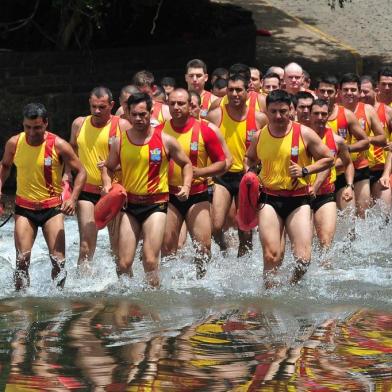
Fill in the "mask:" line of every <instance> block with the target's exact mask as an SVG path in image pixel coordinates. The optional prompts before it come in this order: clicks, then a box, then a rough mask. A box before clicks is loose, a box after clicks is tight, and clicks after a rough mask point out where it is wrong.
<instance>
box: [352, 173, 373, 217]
mask: <svg viewBox="0 0 392 392" xmlns="http://www.w3.org/2000/svg"><path fill="white" fill-rule="evenodd" d="M354 193H355V206H356V208H357V216H359V217H360V218H362V219H364V218H365V212H366V210H367V209H368V208H369V207H370V199H371V197H370V182H369V180H368V179H367V180H362V181H358V182H356V183H354Z"/></svg>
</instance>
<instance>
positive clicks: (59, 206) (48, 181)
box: [0, 103, 86, 290]
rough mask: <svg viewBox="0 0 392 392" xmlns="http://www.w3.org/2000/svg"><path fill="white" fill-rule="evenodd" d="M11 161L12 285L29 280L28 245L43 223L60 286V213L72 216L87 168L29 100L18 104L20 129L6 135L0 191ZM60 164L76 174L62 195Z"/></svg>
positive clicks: (62, 246) (42, 110)
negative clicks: (69, 190) (13, 181)
mask: <svg viewBox="0 0 392 392" xmlns="http://www.w3.org/2000/svg"><path fill="white" fill-rule="evenodd" d="M12 164H14V165H15V166H16V169H17V173H16V183H17V186H16V199H15V232H14V236H15V248H16V270H15V274H14V280H15V288H16V290H20V289H22V288H25V287H27V286H29V285H30V276H29V267H30V258H31V249H32V247H33V245H34V241H35V238H36V235H37V230H38V227H42V232H43V235H44V238H45V242H46V244H47V246H48V249H49V256H50V260H51V262H52V279H53V280H54V281H55V282H56V283H57V285H58V286H60V287H63V286H64V283H65V278H66V271H65V235H64V215H63V214H65V215H73V214H74V213H75V209H76V201H77V199H78V196H79V193H80V191H81V190H82V187H83V184H84V182H85V181H86V172H85V170H84V168H83V166H82V164H81V163H80V161H79V159H78V158H77V156H76V155H75V153H74V152H73V150H72V147H71V146H70V145H69V144H68V143H67V142H66V141H65V140H63V139H61V138H60V137H58V136H56V135H55V134H53V133H51V132H50V131H49V130H48V114H47V110H46V108H45V106H44V105H42V104H40V103H29V104H28V105H26V106H25V107H24V109H23V131H22V132H21V133H19V134H18V135H15V136H13V137H11V138H10V139H9V140H8V141H7V143H6V145H5V151H4V155H3V159H2V160H1V163H0V196H1V190H2V187H3V184H4V182H5V180H6V179H7V178H8V176H9V174H10V171H11V167H12ZM64 165H67V167H69V168H70V169H71V170H72V171H74V172H75V173H76V176H75V179H74V187H73V191H72V194H71V196H70V198H69V199H68V200H62V197H61V193H62V175H63V169H64Z"/></svg>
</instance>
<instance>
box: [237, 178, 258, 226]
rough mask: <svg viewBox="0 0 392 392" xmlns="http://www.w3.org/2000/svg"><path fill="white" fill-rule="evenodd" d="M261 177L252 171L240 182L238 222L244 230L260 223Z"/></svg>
mask: <svg viewBox="0 0 392 392" xmlns="http://www.w3.org/2000/svg"><path fill="white" fill-rule="evenodd" d="M259 184H260V183H259V178H258V177H257V175H256V174H255V173H253V172H251V171H249V172H247V173H246V174H245V175H244V176H243V177H242V180H241V182H240V190H239V194H238V211H237V223H238V227H239V228H240V229H241V230H242V231H249V230H252V229H253V228H255V227H256V226H257V223H258V214H257V211H258V200H259Z"/></svg>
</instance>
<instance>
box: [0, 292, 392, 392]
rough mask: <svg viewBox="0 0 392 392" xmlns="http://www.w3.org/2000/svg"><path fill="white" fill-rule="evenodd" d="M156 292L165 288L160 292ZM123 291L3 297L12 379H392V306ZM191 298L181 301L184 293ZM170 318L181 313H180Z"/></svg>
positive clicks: (230, 382)
mask: <svg viewBox="0 0 392 392" xmlns="http://www.w3.org/2000/svg"><path fill="white" fill-rule="evenodd" d="M156 295H159V294H156ZM256 302H257V303H249V302H248V303H244V304H240V305H238V304H237V305H235V306H230V304H227V303H224V304H220V305H217V306H214V307H213V308H207V309H206V308H205V307H201V306H200V304H194V306H193V307H192V308H189V309H188V311H184V309H180V310H181V311H179V310H178V308H176V306H175V301H161V303H160V305H159V306H157V305H156V304H151V303H150V301H149V300H148V296H146V297H145V299H144V300H140V299H138V300H132V299H127V298H118V299H115V298H111V299H102V298H96V299H94V300H92V299H86V300H81V299H75V300H72V299H58V300H56V301H53V300H47V299H46V300H45V299H29V298H19V299H10V300H2V301H1V302H0V310H1V319H0V347H1V350H0V385H1V386H3V388H2V390H4V389H5V390H6V391H44V390H92V391H140V392H142V391H236V392H239V391H290V392H291V391H377V392H387V391H388V392H390V391H391V390H392V313H386V312H380V311H378V310H367V309H352V308H351V309H350V308H346V309H344V308H342V307H340V308H336V309H335V308H330V309H324V310H323V311H322V312H320V311H318V312H316V313H315V312H312V313H309V314H307V313H304V312H303V311H302V312H301V311H296V310H294V309H291V310H287V309H286V310H284V311H282V309H281V307H279V309H278V308H277V307H276V306H274V305H271V304H270V305H268V306H265V305H261V303H262V301H256ZM182 306H183V305H182ZM173 319H174V321H173Z"/></svg>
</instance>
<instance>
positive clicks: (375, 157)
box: [368, 103, 391, 170]
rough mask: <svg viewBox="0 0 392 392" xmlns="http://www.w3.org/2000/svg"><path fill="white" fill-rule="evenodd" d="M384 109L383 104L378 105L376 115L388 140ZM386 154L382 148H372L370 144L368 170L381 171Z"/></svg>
mask: <svg viewBox="0 0 392 392" xmlns="http://www.w3.org/2000/svg"><path fill="white" fill-rule="evenodd" d="M385 108H386V105H385V104H384V103H379V105H378V109H377V115H378V118H379V119H380V122H381V124H382V127H383V129H384V133H385V137H386V139H387V140H390V137H391V134H390V130H389V127H388V121H387V115H386V112H385ZM386 154H387V153H386V152H385V151H384V149H383V148H382V147H379V146H374V145H373V144H371V145H370V147H369V157H368V159H369V168H370V170H383V168H384V165H385V157H386Z"/></svg>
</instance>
